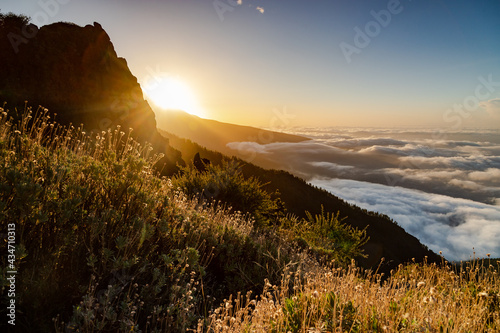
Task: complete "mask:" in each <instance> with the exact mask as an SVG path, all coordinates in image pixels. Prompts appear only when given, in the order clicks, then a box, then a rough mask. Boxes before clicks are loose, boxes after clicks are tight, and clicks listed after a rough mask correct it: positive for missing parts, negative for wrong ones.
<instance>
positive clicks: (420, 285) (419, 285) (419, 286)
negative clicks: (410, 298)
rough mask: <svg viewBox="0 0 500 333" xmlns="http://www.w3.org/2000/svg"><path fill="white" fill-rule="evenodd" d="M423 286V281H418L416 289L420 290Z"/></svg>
mask: <svg viewBox="0 0 500 333" xmlns="http://www.w3.org/2000/svg"><path fill="white" fill-rule="evenodd" d="M423 286H425V282H424V281H420V282H419V283H417V288H422V287H423Z"/></svg>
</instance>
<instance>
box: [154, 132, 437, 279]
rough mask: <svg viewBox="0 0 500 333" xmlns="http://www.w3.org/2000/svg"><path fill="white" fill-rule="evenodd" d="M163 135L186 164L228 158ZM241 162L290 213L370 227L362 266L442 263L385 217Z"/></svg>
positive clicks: (277, 172) (286, 175) (385, 267)
mask: <svg viewBox="0 0 500 333" xmlns="http://www.w3.org/2000/svg"><path fill="white" fill-rule="evenodd" d="M160 132H161V133H162V134H163V135H164V136H166V137H167V138H168V139H169V140H170V143H171V144H172V146H173V147H174V148H176V149H178V150H179V151H181V152H182V155H183V157H184V158H185V159H186V161H192V160H193V158H194V156H195V154H196V153H199V154H200V155H201V156H202V157H203V158H207V159H209V160H210V161H212V162H213V163H216V164H220V163H221V162H222V160H223V159H224V158H225V156H224V155H223V154H221V153H219V152H215V151H211V150H208V149H206V148H204V147H202V146H200V145H199V144H196V143H194V142H192V141H190V140H187V139H182V138H179V137H177V136H175V135H172V134H170V133H167V132H165V131H160ZM239 163H240V164H241V165H242V171H243V173H244V174H245V175H246V176H247V177H250V176H254V177H257V178H258V179H259V180H260V181H261V182H262V183H263V184H266V185H265V186H264V188H265V189H266V190H267V191H269V192H270V193H275V192H276V191H278V192H279V196H280V198H281V199H282V200H283V202H284V205H285V207H286V209H287V211H288V212H290V213H293V214H295V215H297V216H299V217H302V218H304V217H306V215H305V212H306V211H309V212H313V213H315V214H318V213H320V211H321V207H322V206H323V207H325V209H326V210H327V211H330V212H340V216H341V217H342V218H346V219H345V221H344V222H345V223H347V224H349V225H352V226H354V227H356V228H359V229H364V228H367V234H368V236H369V237H370V240H369V241H368V243H367V244H366V245H365V246H364V249H365V253H366V254H368V258H365V259H362V258H359V260H360V263H361V265H362V266H363V267H367V268H368V267H372V268H374V267H376V266H378V265H379V263H380V260H381V259H382V258H384V259H385V262H384V264H383V266H382V269H383V271H389V270H390V269H391V268H394V267H396V266H397V265H399V264H400V263H405V262H410V261H412V259H414V260H417V261H418V262H420V261H422V260H423V259H424V257H426V256H427V259H428V261H429V262H440V261H441V258H440V257H439V256H438V255H436V254H435V253H434V252H433V251H431V250H429V249H428V248H426V247H425V246H423V245H422V244H421V243H420V242H419V241H418V239H416V238H415V237H413V236H412V235H410V234H408V233H407V232H406V231H405V230H404V229H403V228H401V227H400V226H399V225H397V223H396V222H394V221H392V220H391V219H389V218H388V217H387V216H385V215H381V214H378V213H376V212H368V211H366V210H364V209H361V208H359V207H357V206H355V205H351V204H349V203H347V202H345V201H344V200H342V199H340V198H338V197H336V196H334V195H332V194H330V193H328V192H327V191H325V190H323V189H319V188H316V187H313V186H311V185H309V184H307V183H306V182H305V181H304V180H302V179H300V178H298V177H296V176H293V175H292V174H290V173H288V172H286V171H280V170H266V169H263V168H261V167H258V166H256V165H254V164H251V163H247V162H245V161H243V160H239Z"/></svg>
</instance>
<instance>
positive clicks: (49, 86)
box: [0, 15, 184, 174]
mask: <svg viewBox="0 0 500 333" xmlns="http://www.w3.org/2000/svg"><path fill="white" fill-rule="evenodd" d="M0 20H1V23H0V49H1V53H0V64H1V65H0V66H1V72H0V101H1V102H7V103H8V108H14V107H17V108H22V107H23V106H24V101H25V100H27V101H28V104H29V105H32V106H38V105H42V106H44V107H46V108H48V109H49V112H50V113H52V114H57V116H56V120H57V121H58V122H60V123H62V124H69V123H73V124H74V125H80V124H84V128H85V129H86V130H87V131H91V130H93V131H99V132H100V131H103V130H107V129H108V128H113V127H115V126H116V125H121V126H122V128H123V129H125V130H128V128H133V129H134V130H133V132H132V133H133V136H134V138H135V139H137V140H138V141H140V142H146V141H147V142H149V143H151V144H153V146H154V148H155V151H156V152H161V153H164V154H165V155H166V157H165V158H164V160H163V161H162V162H164V163H165V168H164V171H165V173H166V174H171V173H173V172H175V170H176V168H177V167H176V164H177V163H180V164H181V165H182V164H183V163H184V162H183V161H182V159H181V154H180V153H179V152H178V151H176V150H174V149H173V148H171V147H170V146H169V144H168V140H167V139H165V138H163V137H162V136H161V135H160V134H159V133H158V131H157V129H156V120H155V115H154V113H153V110H152V109H151V107H150V106H149V104H148V103H147V102H146V101H145V100H144V98H143V94H142V90H141V87H140V85H139V83H138V82H137V78H136V77H134V76H133V75H132V73H131V72H130V69H129V68H128V66H127V62H126V61H125V59H123V58H120V57H118V55H117V54H116V52H115V49H114V46H113V44H112V43H111V40H110V38H109V36H108V34H107V33H106V31H104V29H103V28H102V26H101V25H100V24H99V23H94V24H93V25H87V26H85V27H80V26H78V25H75V24H72V23H54V24H51V25H47V26H43V27H41V28H38V27H36V26H34V25H32V24H29V23H28V20H27V18H23V17H15V16H13V15H2V17H1V18H0Z"/></svg>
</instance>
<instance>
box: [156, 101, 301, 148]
mask: <svg viewBox="0 0 500 333" xmlns="http://www.w3.org/2000/svg"><path fill="white" fill-rule="evenodd" d="M156 121H157V123H158V128H159V129H162V130H165V131H167V132H169V133H172V134H175V135H177V136H179V137H181V138H189V139H191V140H192V141H194V142H198V143H200V142H203V146H204V147H207V148H208V149H213V150H217V151H220V152H223V153H225V154H234V153H235V152H236V151H234V150H232V149H230V148H228V147H226V145H227V144H228V143H230V142H247V141H250V142H257V143H260V144H265V143H272V142H301V141H306V140H309V139H308V138H306V137H303V136H298V135H292V134H286V133H280V132H276V131H269V130H264V129H260V128H255V127H250V126H241V125H234V124H229V123H223V122H219V121H216V120H211V119H203V118H200V117H197V116H194V115H191V114H188V113H186V112H183V111H165V112H157V114H156Z"/></svg>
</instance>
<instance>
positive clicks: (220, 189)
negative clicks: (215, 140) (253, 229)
mask: <svg viewBox="0 0 500 333" xmlns="http://www.w3.org/2000/svg"><path fill="white" fill-rule="evenodd" d="M205 168H206V170H205V171H203V172H201V171H198V170H197V169H196V168H194V167H193V166H187V167H185V168H183V169H182V170H181V173H180V174H179V175H177V176H175V177H173V178H172V184H173V185H174V187H176V188H177V187H178V188H180V189H181V190H182V191H183V192H184V193H186V194H187V195H189V196H193V197H195V198H197V199H198V200H199V201H200V203H204V204H207V203H208V204H213V205H216V206H217V205H223V206H227V207H229V209H230V210H231V211H233V212H242V213H244V214H247V213H248V214H250V215H251V216H252V217H253V218H254V219H255V222H256V225H257V226H264V225H268V224H270V222H274V221H273V217H275V215H276V212H277V210H278V204H277V202H276V201H274V200H273V199H271V196H270V195H269V194H268V193H267V192H266V191H265V190H263V189H262V186H263V184H261V183H260V182H259V181H258V180H257V179H255V178H253V177H250V178H245V177H244V176H243V174H242V173H241V171H240V166H239V164H238V163H237V162H235V161H234V160H229V161H228V160H226V161H223V163H222V165H220V166H218V165H213V164H209V165H206V166H205Z"/></svg>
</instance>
